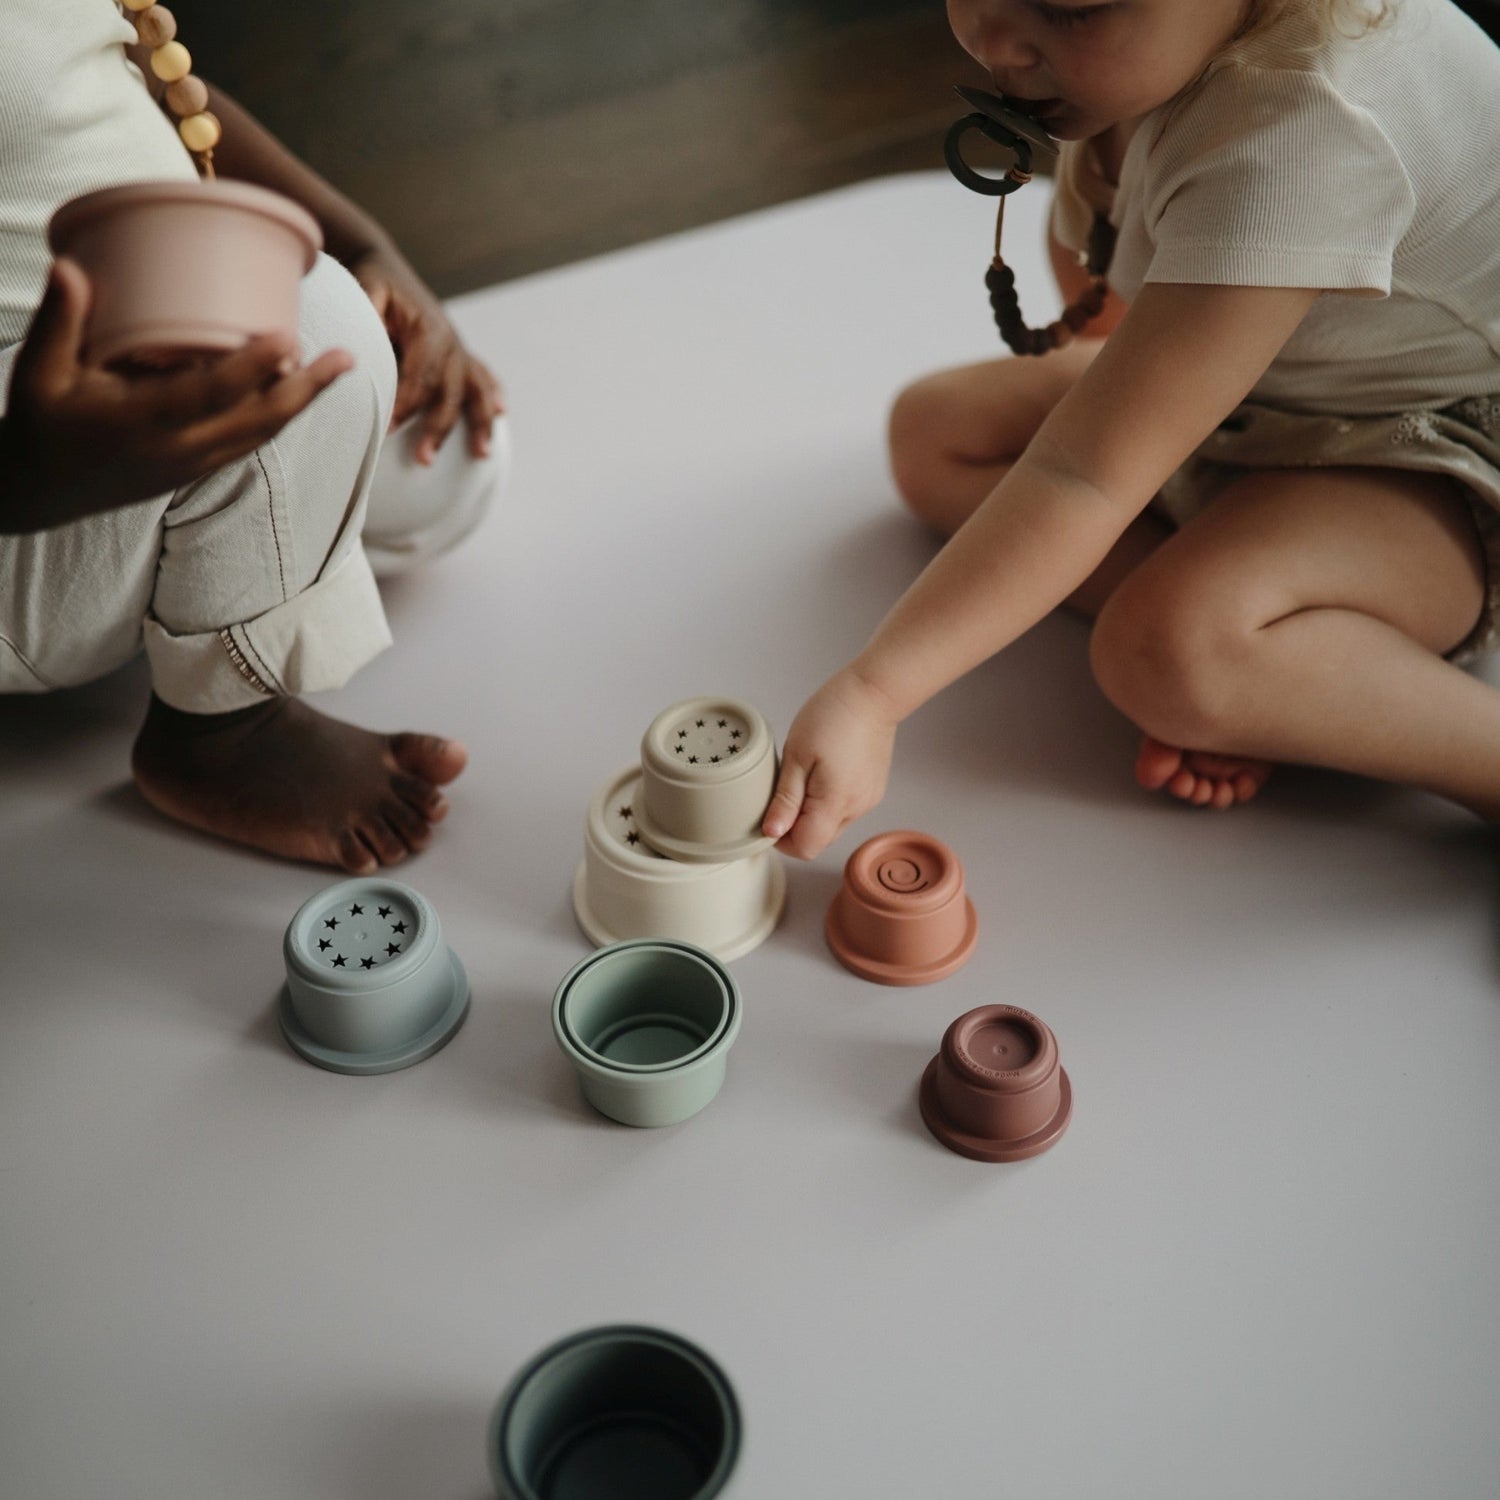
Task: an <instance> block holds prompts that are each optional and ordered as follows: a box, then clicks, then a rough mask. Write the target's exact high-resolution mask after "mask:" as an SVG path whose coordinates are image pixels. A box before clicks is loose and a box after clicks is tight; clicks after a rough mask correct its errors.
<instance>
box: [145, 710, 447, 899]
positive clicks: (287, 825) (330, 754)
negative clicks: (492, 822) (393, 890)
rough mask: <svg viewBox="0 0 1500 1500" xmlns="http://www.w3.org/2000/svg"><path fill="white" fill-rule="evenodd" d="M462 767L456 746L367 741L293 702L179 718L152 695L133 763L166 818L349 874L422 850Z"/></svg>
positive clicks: (430, 738) (405, 737) (423, 739)
mask: <svg viewBox="0 0 1500 1500" xmlns="http://www.w3.org/2000/svg"><path fill="white" fill-rule="evenodd" d="M467 760H468V752H467V751H465V749H464V748H463V746H462V745H460V744H458V743H457V742H456V741H454V740H444V739H439V738H438V737H437V736H436V735H430V734H372V733H371V732H370V731H369V730H367V729H357V728H355V727H354V725H352V724H343V723H340V722H339V720H337V719H330V718H329V717H328V716H327V715H326V714H320V713H318V712H317V710H316V709H312V708H309V707H308V706H307V705H306V704H305V703H303V702H302V701H301V700H300V699H298V698H273V699H271V700H269V701H268V702H266V703H264V704H256V705H255V706H254V707H253V708H245V709H240V710H237V711H236V712H234V713H228V714H185V713H182V712H181V711H179V710H178V709H175V708H169V707H168V706H167V705H166V704H165V703H163V702H162V701H161V699H159V698H157V697H155V696H154V695H153V697H152V699H151V707H150V709H149V710H148V711H147V713H146V722H145V723H144V724H143V725H142V726H141V732H140V734H139V736H138V737H137V738H136V742H135V748H134V750H133V751H132V752H131V757H130V763H131V770H132V771H133V772H134V774H135V781H136V785H137V786H138V787H140V789H141V793H142V795H143V796H144V797H145V799H146V800H147V801H148V802H149V803H150V804H151V805H152V806H153V807H155V808H156V809H157V810H158V811H160V812H163V813H165V814H166V815H167V816H168V817H169V818H176V819H177V820H178V821H179V822H182V823H187V824H188V825H189V826H191V827H193V828H199V829H202V830H203V831H204V832H205V833H214V834H218V835H219V837H221V838H226V839H232V840H233V841H234V842H235V843H238V844H249V845H250V847H251V848H253V849H260V850H263V851H264V852H265V853H267V854H279V855H282V856H283V857H284V858H287V859H301V860H308V861H311V862H312V863H314V864H320V865H337V866H339V867H341V868H343V869H345V870H348V871H349V872H350V873H352V874H355V875H369V874H371V873H372V872H373V871H375V870H376V869H378V868H379V867H380V866H381V865H394V864H399V863H400V861H401V860H403V859H405V858H406V856H407V855H408V854H414V853H415V852H416V851H417V850H419V849H422V848H424V847H425V846H426V845H427V843H428V841H429V840H430V839H431V838H432V825H433V824H434V823H437V822H440V821H441V820H442V819H443V817H444V816H445V815H446V814H447V811H448V799H447V798H446V797H444V796H443V794H442V792H441V791H439V790H438V788H439V787H442V786H446V785H447V783H448V782H450V781H452V780H453V779H454V778H455V777H456V776H457V775H458V774H459V772H460V771H462V770H463V768H464V765H465V763H466V762H467Z"/></svg>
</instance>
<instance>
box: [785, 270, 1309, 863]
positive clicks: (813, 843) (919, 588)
mask: <svg viewBox="0 0 1500 1500" xmlns="http://www.w3.org/2000/svg"><path fill="white" fill-rule="evenodd" d="M1317 295H1318V294H1317V292H1316V290H1312V289H1305V288H1282V287H1214V286H1185V285H1182V286H1179V285H1163V284H1160V283H1154V284H1148V285H1147V286H1146V287H1144V288H1143V289H1142V291H1141V293H1140V295H1139V296H1138V297H1137V298H1136V300H1135V301H1134V302H1133V303H1132V304H1131V305H1130V310H1129V312H1128V313H1127V314H1126V315H1125V317H1124V320H1123V321H1122V322H1121V324H1120V326H1119V328H1118V329H1117V330H1116V331H1115V332H1114V333H1113V334H1112V335H1111V336H1110V338H1109V339H1108V340H1107V342H1106V343H1105V345H1104V347H1103V348H1102V349H1101V350H1100V352H1099V355H1098V357H1097V358H1096V359H1095V360H1094V362H1093V363H1092V364H1091V365H1090V366H1089V368H1088V369H1087V370H1086V371H1085V373H1084V374H1083V375H1082V376H1081V377H1080V378H1079V380H1078V382H1077V384H1076V385H1075V386H1074V387H1073V388H1072V389H1071V390H1070V391H1069V393H1068V394H1067V395H1066V396H1065V397H1064V398H1063V400H1062V401H1061V402H1059V403H1058V405H1057V406H1056V408H1054V410H1053V412H1052V414H1051V415H1050V416H1049V417H1048V418H1047V420H1046V421H1045V422H1044V423H1043V425H1042V427H1041V429H1040V430H1039V431H1038V433H1037V435H1036V436H1035V437H1034V438H1033V439H1032V441H1031V443H1030V445H1029V446H1028V447H1027V449H1026V451H1025V452H1024V453H1023V454H1022V455H1021V457H1020V458H1019V459H1018V460H1017V461H1016V463H1015V464H1014V465H1013V466H1012V467H1011V469H1010V470H1009V471H1008V472H1007V474H1006V476H1005V478H1004V479H1002V480H1001V482H1000V483H999V485H997V486H996V488H995V489H994V491H993V492H992V493H991V494H990V495H989V497H988V498H987V499H986V500H985V501H984V503H983V504H982V505H981V506H980V507H979V509H978V510H977V511H976V512H975V513H974V515H973V516H972V517H971V518H970V519H969V521H968V522H967V524H965V526H964V527H963V528H962V529H961V530H960V531H959V532H958V533H957V535H956V536H954V538H953V539H952V540H951V541H950V542H949V543H948V545H947V546H946V547H944V548H943V550H942V551H941V552H940V553H939V554H938V556H937V557H936V558H935V559H934V560H933V561H932V563H931V565H930V566H929V567H928V568H927V569H926V570H925V571H924V572H923V573H922V575H921V576H920V577H919V578H918V579H917V581H916V582H915V583H914V584H913V585H912V586H911V588H909V589H908V590H907V592H906V593H905V594H904V595H903V596H902V598H901V599H900V600H899V601H898V602H897V604H896V606H895V608H894V609H893V610H892V611H891V612H890V614H889V615H888V616H887V617H886V618H885V620H884V621H883V622H882V624H881V625H880V627H879V628H878V629H877V630H876V632H875V635H874V636H873V637H872V639H871V640H870V642H869V644H868V645H867V646H866V647H865V649H864V650H863V651H862V652H861V653H860V654H859V656H857V657H856V658H855V660H854V661H853V662H851V663H850V664H849V665H848V666H847V667H845V668H844V669H843V670H842V671H841V672H839V673H838V674H836V675H835V676H834V677H833V678H831V679H830V680H829V681H828V682H827V683H825V684H824V685H823V687H821V688H820V689H819V690H818V692H817V693H815V694H814V695H813V697H812V698H811V699H810V700H809V701H808V703H807V704H806V705H805V706H804V707H803V709H802V711H801V713H799V714H798V716H797V719H796V721H795V722H794V723H793V725H792V728H791V731H790V732H789V733H788V735H787V740H786V746H785V749H784V752H783V756H782V768H781V775H780V779H779V781H778V783H777V789H776V794H775V796H774V798H773V799H772V803H771V807H770V810H769V811H768V813H767V816H766V820H765V831H766V832H767V833H768V834H770V835H772V836H773V837H779V838H781V840H782V847H783V848H784V849H786V850H787V852H789V853H791V854H795V855H798V856H800V857H802V858H812V857H813V856H814V855H816V854H818V853H819V852H820V851H821V850H823V849H824V848H826V847H827V846H828V844H829V843H831V842H832V841H833V839H834V838H835V837H836V836H837V835H838V833H839V832H840V831H841V830H842V829H843V828H844V827H845V826H846V825H847V824H848V823H850V822H851V821H853V819H855V818H857V817H859V816H861V815H862V814H863V813H865V812H867V811H868V810H869V809H870V808H871V807H873V806H874V805H875V803H876V802H878V801H879V800H880V797H881V796H882V795H883V793H884V789H885V781H886V777H887V775H888V774H889V770H890V760H891V750H892V746H893V743H894V739H895V732H896V726H897V724H899V723H900V721H901V720H902V719H904V718H905V717H906V716H907V715H908V714H909V713H911V712H912V711H913V710H914V709H916V708H917V707H919V706H920V705H921V704H923V703H925V702H926V701H927V699H929V698H931V697H932V696H933V694H935V693H937V692H938V691H939V690H940V689H942V688H944V687H946V686H947V685H948V684H949V683H950V682H952V681H953V680H954V679H955V678H957V677H960V676H962V675H963V674H964V673H965V672H967V671H969V670H970V669H971V668H972V667H975V666H977V665H978V664H979V663H980V662H982V661H984V660H985V659H987V658H988V657H990V656H993V655H994V654H995V652H997V651H999V650H1000V649H1001V648H1002V647H1004V646H1006V645H1008V644H1009V643H1010V642H1011V641H1013V640H1014V639H1015V638H1016V637H1017V636H1018V635H1020V634H1021V633H1022V632H1023V631H1025V630H1027V629H1028V628H1029V627H1030V626H1032V625H1033V624H1035V623H1036V621H1038V620H1039V619H1041V618H1042V617H1043V616H1044V615H1045V614H1047V613H1048V612H1049V611H1050V610H1052V609H1053V608H1055V607H1056V606H1057V605H1058V604H1059V603H1060V602H1061V601H1062V600H1063V599H1064V598H1066V597H1067V595H1068V594H1069V593H1071V592H1072V591H1073V589H1075V588H1076V587H1077V586H1078V585H1079V584H1080V583H1082V582H1083V580H1084V579H1085V578H1086V577H1088V575H1089V574H1090V573H1091V572H1092V571H1093V570H1094V568H1095V567H1097V566H1098V564H1099V563H1100V562H1101V561H1102V560H1103V558H1104V556H1105V554H1106V553H1107V552H1108V551H1109V549H1110V548H1111V546H1113V545H1114V543H1115V541H1116V540H1118V538H1119V537H1120V535H1121V533H1122V532H1123V531H1124V530H1125V528H1126V526H1127V525H1129V523H1130V521H1131V520H1132V519H1133V518H1134V517H1135V516H1136V515H1138V514H1139V513H1140V512H1141V511H1142V510H1144V509H1145V507H1146V505H1147V504H1148V503H1149V502H1150V500H1151V498H1152V497H1153V496H1154V495H1155V494H1156V492H1157V490H1158V489H1159V488H1160V486H1161V484H1162V483H1163V481H1164V480H1165V479H1166V478H1167V477H1168V475H1170V474H1171V473H1172V471H1173V470H1174V469H1175V468H1176V467H1177V466H1178V465H1179V464H1180V463H1181V462H1182V461H1183V460H1184V459H1185V458H1186V457H1187V456H1188V455H1189V454H1190V453H1191V452H1192V451H1193V449H1194V448H1196V447H1197V446H1198V444H1199V443H1200V442H1202V441H1203V439H1204V438H1206V437H1207V436H1208V434H1209V433H1210V432H1212V431H1213V429H1214V428H1215V427H1216V426H1217V425H1218V423H1219V422H1220V421H1221V420H1222V419H1223V418H1224V417H1225V416H1227V415H1228V414H1229V412H1230V411H1232V410H1233V409H1234V407H1235V406H1236V405H1238V403H1239V402H1240V401H1241V400H1242V399H1243V398H1244V396H1245V395H1246V393H1247V392H1248V391H1249V390H1250V388H1251V387H1252V386H1253V385H1254V384H1255V382H1256V380H1257V379H1258V378H1259V377H1260V375H1261V374H1262V372H1263V371H1264V370H1265V368H1266V367H1267V365H1269V364H1270V362H1271V360H1272V359H1273V358H1274V357H1275V355H1276V352H1277V351H1278V350H1279V349H1280V348H1281V346H1282V344H1284V343H1285V342H1286V340H1287V339H1288V338H1289V337H1290V335H1291V333H1292V331H1293V330H1294V329H1295V328H1296V327H1297V325H1298V323H1300V322H1301V320H1302V317H1303V315H1304V314H1305V313H1306V311H1307V309H1308V308H1309V307H1310V306H1311V305H1312V302H1313V300H1314V298H1315V297H1316V296H1317Z"/></svg>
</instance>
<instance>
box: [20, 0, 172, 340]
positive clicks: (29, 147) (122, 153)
mask: <svg viewBox="0 0 1500 1500" xmlns="http://www.w3.org/2000/svg"><path fill="white" fill-rule="evenodd" d="M134 41H135V27H134V26H132V25H131V24H130V22H129V21H128V20H126V19H125V17H124V16H123V15H122V14H121V13H120V10H119V8H118V7H117V6H116V4H115V0H0V347H3V346H4V345H6V344H12V343H14V342H16V340H18V339H19V338H21V337H22V336H23V335H24V334H25V332H26V327H27V325H28V324H29V323H30V321H31V315H32V313H33V311H34V310H35V308H36V305H37V303H38V301H40V300H41V295H42V289H43V287H44V286H45V285H46V279H47V268H48V266H49V265H50V264H51V260H52V256H51V253H50V252H49V251H48V249H47V221H48V219H50V218H51V217H52V212H53V210H54V209H56V208H57V207H58V206H59V205H61V204H63V203H66V202H67V201H68V199H70V198H76V197H78V196H79V195H80V194H82V193H88V192H92V191H93V190H94V189H95V188H100V187H112V186H113V185H114V184H116V183H120V182H141V181H149V180H152V179H157V178H164V177H170V178H184V177H196V176H197V170H196V168H195V167H194V165H193V159H192V157H191V156H189V154H188V152H187V149H186V147H184V146H183V144H182V143H181V141H180V140H179V139H178V136H177V132H176V130H175V129H174V128H173V126H172V123H171V121H170V120H168V119H167V117H166V116H165V115H164V114H163V113H162V112H161V110H160V109H159V108H158V107H157V105H156V102H155V101H154V100H153V99H152V98H151V95H150V93H149V92H148V91H147V88H146V84H145V81H144V80H143V79H142V77H141V75H140V73H139V72H138V71H137V70H136V69H135V68H134V67H133V66H132V65H131V64H130V62H129V61H128V60H127V59H126V56H125V51H124V46H125V43H127V42H134Z"/></svg>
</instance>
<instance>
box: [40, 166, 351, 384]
mask: <svg viewBox="0 0 1500 1500" xmlns="http://www.w3.org/2000/svg"><path fill="white" fill-rule="evenodd" d="M47 237H48V242H49V244H50V245H51V247H52V252H53V254H54V255H58V256H67V257H68V258H69V259H71V260H75V261H77V262H78V264H79V265H80V266H82V267H83V269H84V271H85V272H86V273H87V275H88V278H89V280H90V282H92V284H93V293H94V296H93V305H92V307H91V309H90V312H89V322H88V328H87V332H86V336H85V338H86V347H85V351H84V353H85V358H87V359H88V360H89V361H90V362H91V363H94V364H101V365H110V364H115V363H120V362H125V361H133V362H137V363H150V364H172V363H177V362H180V361H185V360H188V359H192V358H194V357H195V356H198V355H202V354H210V353H215V352H222V351H225V350H230V349H238V348H239V347H240V346H241V345H243V344H245V343H246V342H248V341H249V340H250V339H251V338H253V337H254V336H255V335H257V334H263V333H285V334H287V335H288V336H290V337H291V338H293V339H295V338H296V336H297V297H298V288H299V287H300V285H301V281H302V278H303V276H305V275H306V274H307V272H308V271H310V270H311V269H312V266H313V263H314V261H315V260H316V259H317V256H318V251H319V250H320V249H322V246H323V234H322V231H321V230H320V229H319V228H318V224H317V221H316V220H315V219H314V218H313V217H312V215H311V214H309V213H308V212H307V211H306V210H305V209H303V208H300V207H299V206H298V205H297V204H295V203H293V202H291V201H290V200H289V199H286V198H283V197H282V196H281V195H280V194H279V193H272V192H269V191H267V190H266V189H265V188H259V187H252V186H251V185H250V184H249V183H245V182H223V181H216V182H193V181H190V180H183V181H181V182H177V181H169V182H132V183H127V184H126V185H125V186H123V187H112V188H103V189H101V190H100V191H98V192H95V193H88V194H86V195H85V196H84V197H82V198H75V199H73V201H72V202H71V203H65V204H64V205H63V206H62V207H61V208H60V209H58V211H57V212H56V213H55V214H54V215H53V216H52V222H51V224H50V226H49V227H48V232H47Z"/></svg>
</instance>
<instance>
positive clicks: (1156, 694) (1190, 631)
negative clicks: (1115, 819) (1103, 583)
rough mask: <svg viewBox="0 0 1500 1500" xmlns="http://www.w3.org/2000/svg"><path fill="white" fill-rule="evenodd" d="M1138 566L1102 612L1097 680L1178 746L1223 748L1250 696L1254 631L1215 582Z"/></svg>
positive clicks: (1095, 644)
mask: <svg viewBox="0 0 1500 1500" xmlns="http://www.w3.org/2000/svg"><path fill="white" fill-rule="evenodd" d="M1151 571H1152V570H1150V569H1147V568H1141V569H1137V571H1136V572H1135V573H1132V574H1131V575H1130V576H1129V577H1127V578H1126V580H1125V581H1124V582H1123V583H1121V584H1120V585H1119V587H1118V588H1116V589H1115V591H1114V593H1113V594H1111V595H1110V597H1109V599H1108V600H1107V601H1106V602H1105V604H1104V607H1103V608H1102V609H1101V610H1100V611H1099V616H1098V619H1097V620H1096V621H1095V622H1094V629H1093V634H1092V636H1091V637H1090V640H1089V661H1090V664H1091V666H1092V668H1093V673H1094V680H1095V681H1096V682H1097V683H1098V685H1099V688H1100V690H1101V691H1102V692H1103V693H1104V695H1105V697H1106V698H1108V699H1109V700H1110V702H1111V703H1113V704H1114V705H1115V707H1116V708H1118V709H1119V710H1120V712H1121V713H1123V714H1124V715H1125V716H1126V717H1127V718H1128V719H1130V720H1131V722H1132V723H1134V724H1135V725H1136V726H1137V727H1138V728H1139V729H1141V730H1142V731H1144V732H1145V733H1146V734H1149V735H1151V736H1153V737H1154V738H1156V739H1160V740H1164V741H1166V742H1168V743H1170V744H1176V745H1184V746H1190V747H1192V748H1194V749H1199V750H1212V749H1217V748H1222V747H1223V745H1224V744H1225V743H1226V741H1225V736H1226V735H1227V734H1230V733H1231V732H1232V729H1233V726H1234V723H1235V715H1236V708H1237V705H1238V704H1239V703H1240V700H1241V699H1242V697H1243V668H1244V666H1245V663H1246V660H1247V655H1246V653H1247V649H1248V647H1249V643H1250V642H1249V636H1250V632H1248V631H1247V630H1245V629H1244V628H1242V626H1241V624H1240V623H1238V615H1237V612H1236V611H1235V610H1234V608H1233V607H1232V605H1229V606H1226V601H1223V600H1216V599H1215V597H1214V591H1213V588H1212V586H1211V584H1209V583H1207V582H1202V583H1200V582H1199V581H1195V580H1191V579H1177V580H1174V579H1171V578H1169V577H1162V576H1158V577H1156V578H1151V577H1143V576H1141V575H1142V574H1146V573H1150V572H1151Z"/></svg>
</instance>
